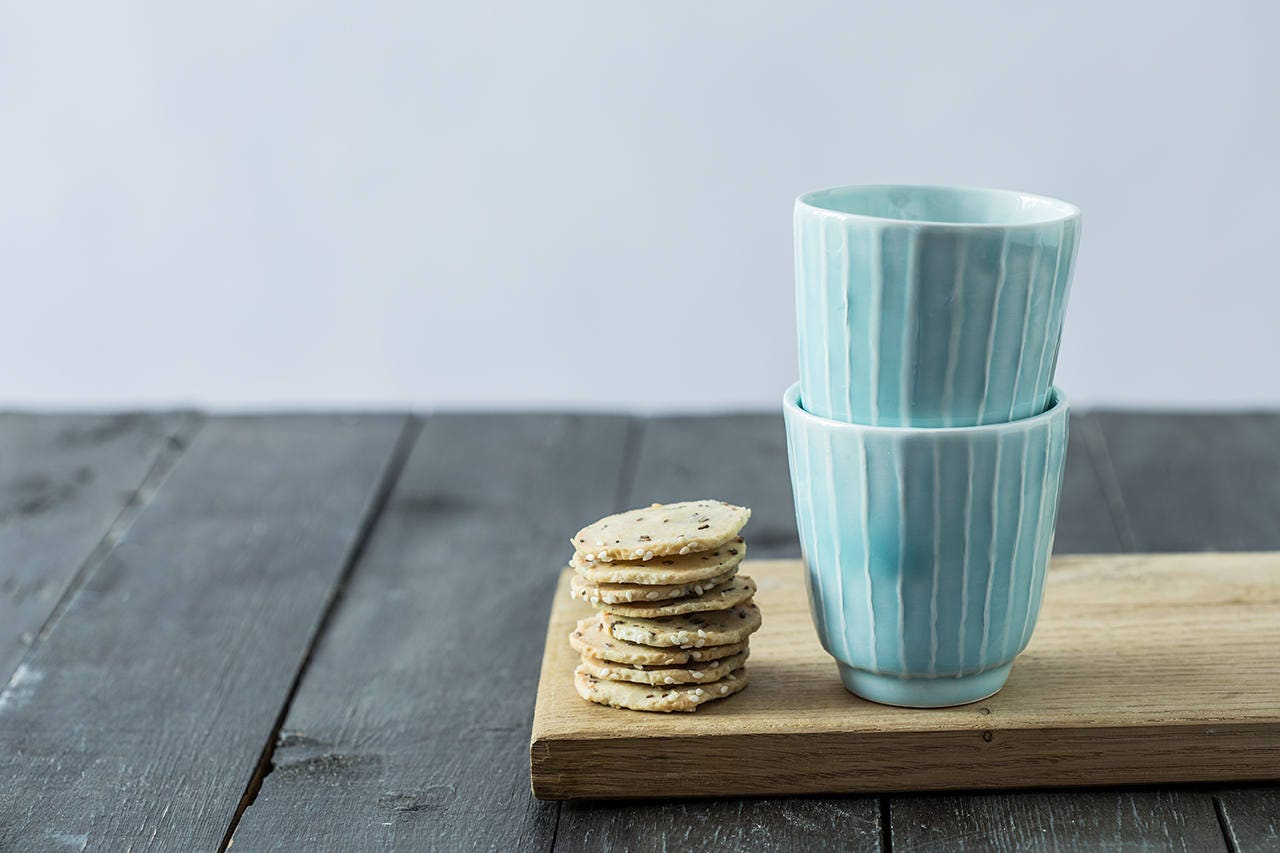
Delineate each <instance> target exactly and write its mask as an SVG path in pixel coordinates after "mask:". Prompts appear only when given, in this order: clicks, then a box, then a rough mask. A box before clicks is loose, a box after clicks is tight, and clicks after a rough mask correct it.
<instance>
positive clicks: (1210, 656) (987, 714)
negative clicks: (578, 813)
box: [530, 553, 1280, 800]
mask: <svg viewBox="0 0 1280 853" xmlns="http://www.w3.org/2000/svg"><path fill="white" fill-rule="evenodd" d="M742 573H743V574H747V575H750V576H751V577H753V578H755V580H756V583H757V584H758V585H759V592H758V593H757V595H756V601H757V602H758V603H759V605H760V609H761V611H762V613H763V615H764V627H763V628H761V629H760V631H759V632H757V633H756V634H755V636H753V637H752V641H751V658H750V660H749V661H748V662H747V671H748V672H749V673H750V678H751V684H750V686H748V687H747V689H746V690H744V691H743V692H742V693H739V694H738V695H736V696H734V697H731V698H728V699H726V700H724V701H722V702H713V703H711V704H709V705H706V706H703V707H702V708H701V709H700V710H698V711H696V712H695V713H691V714H688V713H673V714H652V713H641V712H637V711H622V710H616V709H613V708H606V707H603V706H600V705H594V704H591V703H589V702H585V701H583V700H582V699H580V698H579V697H578V695H577V693H576V692H575V691H574V688H573V683H572V682H573V669H574V667H575V666H576V665H577V663H578V656H577V654H576V653H575V652H574V651H573V650H572V649H571V648H570V647H569V643H568V640H567V638H568V635H569V633H570V631H571V630H572V629H573V627H574V624H575V623H576V622H577V620H578V619H579V618H581V617H582V616H584V615H587V614H589V613H590V612H592V611H591V609H590V608H588V607H587V606H586V605H585V604H582V603H581V602H577V601H574V600H572V599H571V598H570V597H569V577H570V575H571V572H569V571H568V570H566V571H565V572H564V574H563V575H562V576H561V578H560V583H559V587H558V589H557V592H556V598H555V603H554V605H553V606H552V610H551V622H550V625H549V627H548V631H547V645H546V651H545V654H544V656H543V661H542V676H541V679H540V681H539V684H538V697H537V707H536V710H535V711H534V718H533V736H532V741H531V745H530V764H531V778H532V785H533V793H534V795H535V796H537V797H539V798H542V799H557V800H558V799H580V798H591V799H594V798H609V799H615V798H638V797H699V796H707V797H710V796H743V795H762V794H803V793H861V792H879V791H906V790H942V789H956V788H970V789H972V788H1010V787H1041V786H1044V787H1051V786H1053V787H1056V786H1065V785H1117V784H1128V783H1154V782H1191V781H1216V780H1229V779H1230V780H1241V779H1274V778H1280V553H1257V554H1205V553H1201V554H1178V555H1162V554H1146V555H1121V556H1110V555H1108V556H1078V557H1059V558H1056V559H1054V561H1053V566H1052V569H1051V571H1050V573H1049V580H1048V586H1047V592H1046V596H1045V605H1044V610H1043V612H1042V614H1041V618H1040V623H1039V625H1038V627H1037V628H1036V631H1035V636H1034V637H1033V639H1032V641H1031V645H1030V646H1029V647H1028V648H1027V650H1026V651H1025V652H1024V653H1023V654H1022V655H1021V656H1020V657H1019V658H1018V661H1017V663H1016V664H1015V665H1014V668H1013V674H1012V676H1010V678H1009V683H1008V684H1007V685H1006V687H1005V688H1004V690H1002V691H1001V692H1000V693H998V694H997V695H995V696H993V697H991V698H989V699H985V700H983V701H981V702H978V703H975V704H972V705H965V706H962V707H958V708H946V709H938V710H908V709H903V708H891V707H888V706H884V705H876V704H874V703H871V702H867V701H864V700H862V699H859V698H857V697H855V696H853V695H851V694H850V693H848V692H846V691H845V689H844V687H843V686H842V685H841V684H840V680H839V678H838V677H837V674H836V667H835V663H834V661H833V660H832V659H831V658H830V657H829V656H828V655H827V654H826V653H825V652H824V651H823V650H822V648H821V647H820V646H819V645H818V639H817V635H816V634H815V633H814V629H813V624H812V622H811V621H810V618H809V610H808V604H807V602H806V597H805V590H804V581H803V574H802V573H803V568H802V566H801V564H800V562H799V561H775V562H761V561H748V562H747V563H745V564H744V565H743V567H742Z"/></svg>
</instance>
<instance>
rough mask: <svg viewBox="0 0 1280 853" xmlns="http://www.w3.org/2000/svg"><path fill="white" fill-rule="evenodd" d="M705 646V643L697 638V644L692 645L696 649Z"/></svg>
mask: <svg viewBox="0 0 1280 853" xmlns="http://www.w3.org/2000/svg"><path fill="white" fill-rule="evenodd" d="M706 644H707V641H706V640H704V639H701V638H699V639H698V640H697V642H695V643H694V645H695V646H697V647H698V648H702V647H703V646H705V645H706Z"/></svg>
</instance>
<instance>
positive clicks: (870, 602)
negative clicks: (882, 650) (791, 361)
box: [857, 436, 880, 672]
mask: <svg viewBox="0 0 1280 853" xmlns="http://www.w3.org/2000/svg"><path fill="white" fill-rule="evenodd" d="M857 445H858V465H859V470H860V471H861V472H862V476H861V477H860V478H859V481H860V483H861V485H862V513H861V514H862V518H861V521H862V544H863V549H862V550H863V570H864V571H865V572H866V575H867V633H868V634H869V635H870V638H871V670H872V671H873V672H877V671H879V669H880V663H879V656H878V654H877V653H876V607H875V589H874V585H873V584H872V582H871V489H870V485H869V481H870V477H869V474H870V472H869V471H868V470H867V446H866V438H865V436H860V437H859V438H858V441H857Z"/></svg>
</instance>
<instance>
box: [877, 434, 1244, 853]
mask: <svg viewBox="0 0 1280 853" xmlns="http://www.w3.org/2000/svg"><path fill="white" fill-rule="evenodd" d="M1101 437H1102V434H1101V432H1100V429H1099V426H1098V423H1097V421H1096V420H1095V419H1094V417H1093V416H1092V415H1090V414H1087V413H1085V414H1079V413H1078V414H1075V415H1073V416H1072V419H1071V437H1070V446H1069V448H1068V453H1067V470H1066V475H1065V480H1064V482H1063V488H1062V502H1061V505H1060V508H1059V515H1058V528H1057V529H1058V532H1057V537H1056V539H1055V551H1056V552H1057V553H1060V554H1072V553H1105V552H1119V551H1124V550H1128V549H1127V548H1126V543H1125V530H1124V529H1123V526H1122V523H1121V521H1120V520H1118V519H1116V518H1114V517H1113V516H1112V514H1111V512H1110V507H1111V506H1112V505H1113V503H1114V501H1115V499H1116V496H1115V495H1114V494H1113V490H1111V489H1108V488H1104V485H1107V480H1106V478H1107V477H1108V476H1110V472H1109V471H1108V470H1107V468H1106V465H1107V462H1106V453H1105V448H1103V447H1102V446H1101V444H1100V442H1101ZM889 813H890V824H891V837H892V844H893V848H894V849H895V850H930V849H938V848H939V847H955V848H961V847H963V849H973V850H1000V851H1005V850H1007V851H1014V850H1018V851H1022V850H1053V851H1069V850H1078V851H1081V853H1085V851H1095V850H1129V849H1144V848H1148V849H1163V848H1166V847H1167V848H1172V849H1188V850H1211V849H1217V848H1220V847H1221V846H1222V839H1221V833H1220V832H1219V830H1218V827H1217V820H1216V818H1215V816H1214V812H1213V802H1212V800H1211V799H1210V797H1209V796H1208V795H1207V794H1206V793H1204V792H1200V791H1194V790H1189V789H1184V788H1183V789H1172V790H1168V791H1157V790H1125V791H1037V792H1025V793H1024V792H1009V793H991V794H967V795H946V796H929V795H922V796H911V797H902V796H895V797H892V798H891V799H890V805H889Z"/></svg>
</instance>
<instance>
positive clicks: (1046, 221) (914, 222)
mask: <svg viewBox="0 0 1280 853" xmlns="http://www.w3.org/2000/svg"><path fill="white" fill-rule="evenodd" d="M849 190H867V191H870V190H914V191H922V190H923V191H942V192H949V193H957V194H970V195H988V196H1002V197H1006V198H1016V199H1026V200H1032V201H1035V202H1039V203H1042V204H1045V205H1046V206H1048V207H1051V208H1054V209H1055V215H1052V216H1046V217H1045V218H1043V219H1036V220H1034V221H1032V222H943V221H941V220H933V219H895V218H894V217H891V216H873V215H871V214H867V213H849V212H847V211H843V210H837V209H835V208H832V207H827V206H824V205H822V204H820V203H818V202H817V198H818V196H820V195H822V194H824V193H835V192H841V191H849ZM796 207H797V208H801V207H803V208H806V209H808V210H811V211H813V212H814V213H817V214H819V215H821V216H833V217H837V218H840V219H853V220H860V221H863V222H877V223H881V224H886V225H889V224H891V225H896V226H899V227H903V228H910V227H916V226H928V227H935V228H965V229H969V228H1000V229H1004V230H1008V229H1013V228H1027V229H1032V228H1041V227H1043V226H1045V225H1055V224H1058V223H1062V222H1066V221H1068V220H1071V219H1075V220H1079V219H1080V208H1079V207H1076V206H1075V205H1074V204H1072V203H1071V202H1069V201H1063V200H1062V199H1060V198H1054V197H1053V196H1048V195H1041V194H1039V193H1028V192H1023V191H1021V190H1006V189H998V188H991V187H967V186H948V185H946V184H846V185H844V186H838V187H823V188H822V189H817V190H810V191H809V192H806V193H801V194H800V195H799V196H797V197H796Z"/></svg>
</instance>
